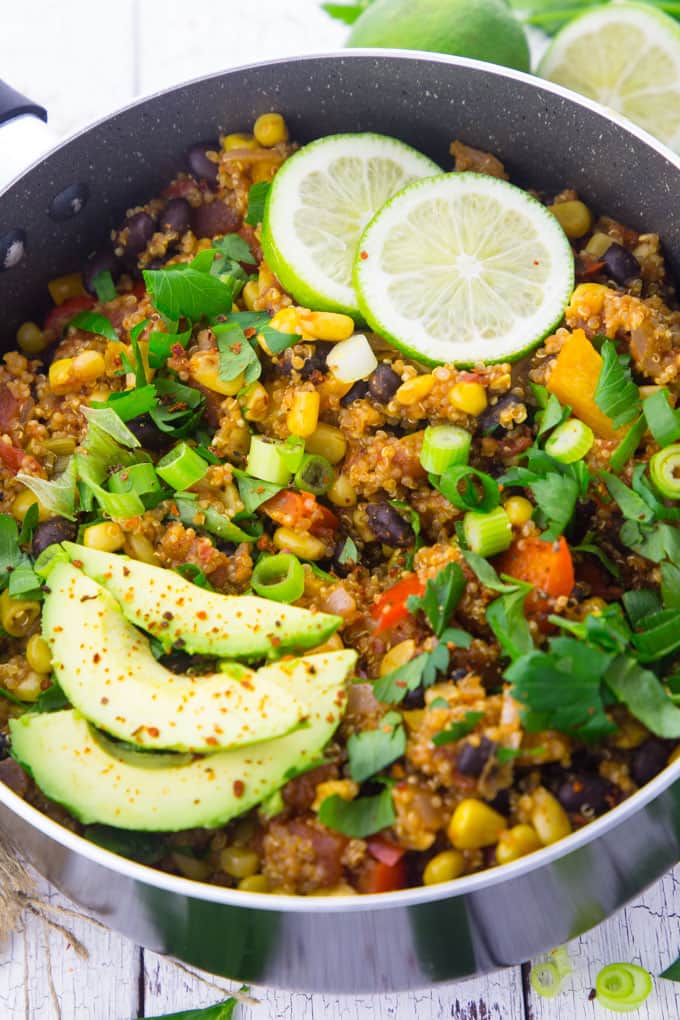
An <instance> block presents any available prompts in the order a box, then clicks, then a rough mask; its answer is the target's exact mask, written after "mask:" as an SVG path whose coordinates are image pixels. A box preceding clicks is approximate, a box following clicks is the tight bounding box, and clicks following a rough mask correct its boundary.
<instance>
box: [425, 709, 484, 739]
mask: <svg viewBox="0 0 680 1020" xmlns="http://www.w3.org/2000/svg"><path fill="white" fill-rule="evenodd" d="M430 707H432V706H430ZM483 718H484V713H483V712H466V713H465V716H464V718H463V719H461V720H459V721H458V722H454V723H452V724H451V725H450V726H449V727H448V729H445V730H441V731H440V732H439V733H435V735H434V736H433V738H432V743H433V744H434V745H435V746H436V747H442V746H443V745H444V744H452V743H454V742H455V741H456V740H460V739H461V737H466V736H467V735H468V733H472V731H473V730H474V728H475V726H476V725H477V723H478V722H479V720H480V719H483Z"/></svg>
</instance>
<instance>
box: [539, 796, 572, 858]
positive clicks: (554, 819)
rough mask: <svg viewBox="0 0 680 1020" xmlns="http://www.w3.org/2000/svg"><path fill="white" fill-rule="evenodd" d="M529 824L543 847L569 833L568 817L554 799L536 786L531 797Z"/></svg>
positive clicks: (569, 823)
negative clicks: (531, 805)
mask: <svg viewBox="0 0 680 1020" xmlns="http://www.w3.org/2000/svg"><path fill="white" fill-rule="evenodd" d="M531 799H532V803H533V807H532V811H531V824H532V825H533V827H534V829H535V830H536V832H537V833H538V838H539V839H540V841H541V843H542V844H543V846H549V845H550V843H556V842H557V841H558V839H563V838H564V837H565V836H568V835H569V833H570V832H571V822H570V821H569V816H568V815H567V812H566V811H565V810H564V808H563V807H562V805H561V804H560V802H559V801H558V800H557V798H556V797H553V795H552V793H549V792H548V790H546V789H545V787H544V786H537V787H536V789H535V790H534V792H533V793H532V795H531Z"/></svg>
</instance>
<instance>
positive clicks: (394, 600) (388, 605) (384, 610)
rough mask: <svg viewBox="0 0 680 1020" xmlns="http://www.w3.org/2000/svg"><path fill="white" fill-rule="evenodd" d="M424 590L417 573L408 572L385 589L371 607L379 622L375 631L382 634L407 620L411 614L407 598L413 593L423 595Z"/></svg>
mask: <svg viewBox="0 0 680 1020" xmlns="http://www.w3.org/2000/svg"><path fill="white" fill-rule="evenodd" d="M424 591H425V585H424V584H423V583H422V582H421V581H420V580H419V579H418V576H417V574H407V575H406V577H404V578H402V579H401V581H397V583H396V584H395V585H392V587H391V588H388V589H387V591H384V592H383V593H382V595H381V596H380V598H379V599H378V601H377V602H376V603H375V605H374V606H373V607H372V609H371V616H372V617H373V619H374V620H375V621H376V624H377V626H376V628H375V633H376V634H380V633H381V632H382V631H384V630H389V629H390V628H391V627H394V626H395V624H397V623H401V621H402V620H405V619H406V618H407V617H408V616H409V615H410V612H409V609H408V606H407V605H406V603H407V600H408V599H409V597H410V596H411V595H422V594H423V592H424Z"/></svg>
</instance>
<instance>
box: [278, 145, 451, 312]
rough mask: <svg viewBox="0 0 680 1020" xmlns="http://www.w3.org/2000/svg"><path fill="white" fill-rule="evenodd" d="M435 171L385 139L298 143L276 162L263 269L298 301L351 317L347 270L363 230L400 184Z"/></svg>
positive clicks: (415, 154)
mask: <svg viewBox="0 0 680 1020" xmlns="http://www.w3.org/2000/svg"><path fill="white" fill-rule="evenodd" d="M439 172H440V168H439V167H438V166H437V164H436V163H433V162H432V160H430V159H428V158H427V156H423V155H422V154H421V153H420V152H416V150H415V149H412V148H410V146H408V145H405V144H404V143H403V142H400V141H398V140H397V139H396V138H387V137H386V136H385V135H375V134H343V135H329V136H328V137H327V138H321V139H319V140H318V141H316V142H311V143H310V144H309V145H305V146H304V148H302V149H300V151H299V152H296V153H295V155H294V156H292V157H291V158H290V159H288V160H286V162H285V163H284V164H283V166H282V167H281V169H280V170H279V171H278V173H277V174H276V177H275V178H274V181H273V183H272V186H271V189H270V192H269V196H268V198H267V205H266V208H265V214H264V222H263V225H262V249H263V251H264V254H265V258H266V260H267V263H268V265H269V267H270V268H271V269H272V271H273V272H274V273H275V274H276V276H277V277H278V279H279V280H280V282H281V283H282V284H283V286H284V287H285V289H286V290H287V291H288V292H289V293H290V294H292V295H293V297H294V298H295V300H296V301H297V302H298V303H300V304H302V305H306V306H308V307H310V308H315V309H323V310H327V311H342V312H347V313H348V314H349V315H355V316H356V315H357V314H358V307H357V299H356V295H355V293H354V288H353V286H352V264H353V262H354V255H355V253H356V247H357V242H358V240H359V237H360V235H361V232H362V230H363V229H364V227H365V226H366V224H367V223H368V222H369V220H370V219H371V218H372V217H373V216H374V215H375V213H376V212H377V211H378V209H380V207H381V206H382V205H384V204H385V202H386V201H387V200H388V198H390V197H391V196H392V195H394V194H396V193H397V192H398V191H401V189H402V188H403V187H405V185H407V184H409V183H410V182H411V181H415V180H417V179H418V178H420V177H427V176H429V175H431V174H435V173H439Z"/></svg>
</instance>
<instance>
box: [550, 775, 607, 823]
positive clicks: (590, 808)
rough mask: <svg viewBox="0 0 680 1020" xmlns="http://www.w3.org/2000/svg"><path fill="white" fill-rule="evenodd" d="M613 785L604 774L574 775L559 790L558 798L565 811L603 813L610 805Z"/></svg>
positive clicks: (585, 813) (583, 813)
mask: <svg viewBox="0 0 680 1020" xmlns="http://www.w3.org/2000/svg"><path fill="white" fill-rule="evenodd" d="M611 793H612V785H611V783H609V782H608V781H607V780H606V779H603V778H602V776H598V775H573V776H571V777H570V778H569V779H568V780H567V781H566V782H564V783H562V784H561V785H560V787H559V788H558V790H557V799H558V800H559V802H560V804H561V805H562V807H563V808H564V810H565V811H570V812H573V813H574V814H579V815H585V816H586V817H587V816H589V815H601V814H602V812H603V811H606V810H607V808H608V807H609V803H608V799H607V798H608V797H610V796H611Z"/></svg>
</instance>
